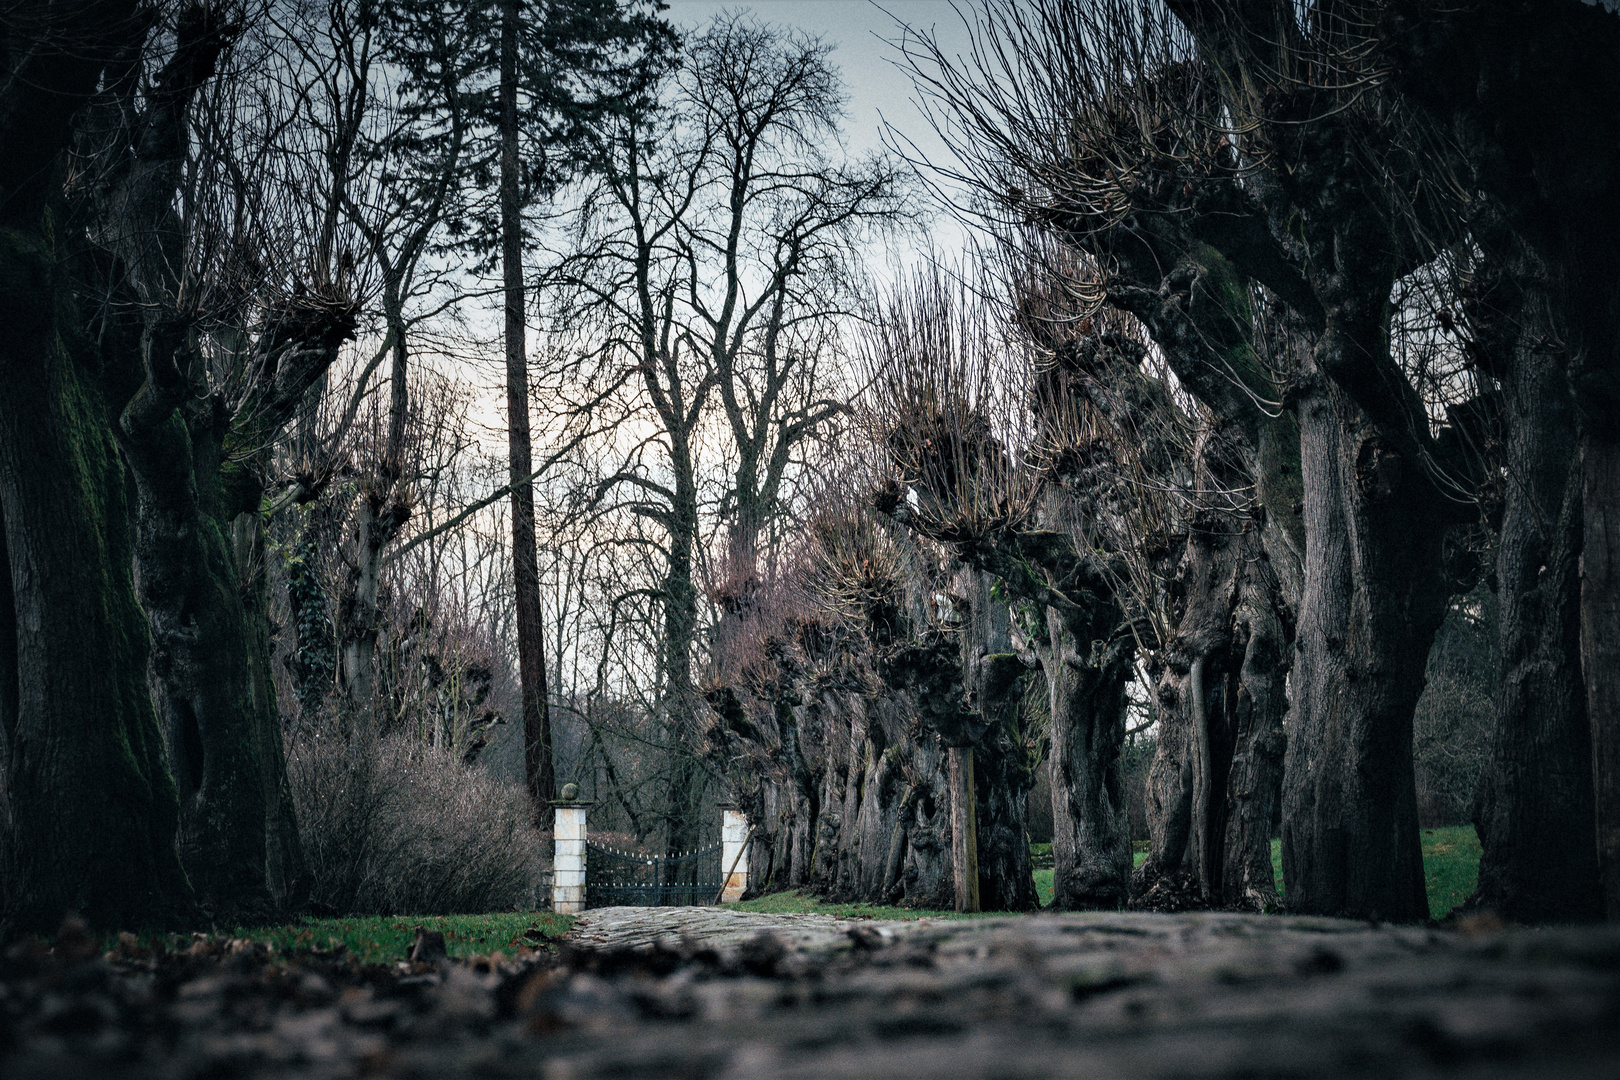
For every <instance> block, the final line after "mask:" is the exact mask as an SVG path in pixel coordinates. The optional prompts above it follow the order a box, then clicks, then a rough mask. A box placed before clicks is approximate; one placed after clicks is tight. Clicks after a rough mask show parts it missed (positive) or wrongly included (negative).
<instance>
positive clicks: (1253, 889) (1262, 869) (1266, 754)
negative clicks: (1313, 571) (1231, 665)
mask: <svg viewBox="0 0 1620 1080" xmlns="http://www.w3.org/2000/svg"><path fill="white" fill-rule="evenodd" d="M1277 540H1278V542H1279V543H1284V544H1286V540H1285V539H1284V538H1282V537H1277ZM1283 557H1285V558H1286V557H1288V553H1287V552H1285V553H1284V555H1283ZM1238 595H1239V600H1238V611H1237V620H1236V621H1237V628H1238V631H1239V634H1238V636H1239V638H1240V639H1241V640H1243V642H1244V647H1243V659H1242V666H1241V667H1240V669H1239V671H1238V679H1237V686H1238V689H1237V693H1236V694H1235V695H1234V701H1233V703H1232V717H1233V721H1234V724H1233V727H1234V740H1233V744H1234V748H1235V750H1234V753H1233V755H1232V763H1231V767H1230V771H1229V773H1228V775H1227V778H1226V785H1225V786H1226V800H1227V812H1226V838H1225V842H1224V844H1223V846H1222V858H1223V863H1222V866H1221V872H1220V883H1221V889H1220V900H1221V906H1222V907H1236V908H1247V909H1249V910H1252V911H1265V910H1269V909H1271V908H1273V907H1275V906H1276V903H1277V882H1276V875H1275V874H1274V873H1273V871H1272V865H1271V825H1272V822H1273V821H1275V820H1276V811H1277V806H1278V801H1279V800H1280V799H1281V797H1282V782H1283V756H1284V752H1285V750H1286V748H1287V736H1286V735H1285V734H1284V731H1283V718H1284V717H1285V716H1286V715H1287V712H1288V658H1289V654H1290V652H1291V651H1292V649H1291V646H1292V645H1293V637H1292V634H1291V633H1290V619H1289V616H1288V606H1287V603H1286V601H1285V600H1284V598H1283V595H1282V587H1281V584H1280V582H1279V581H1278V576H1277V574H1276V573H1275V571H1274V570H1273V569H1272V561H1271V559H1270V558H1269V557H1268V556H1267V555H1266V554H1265V553H1264V552H1258V551H1257V552H1251V553H1250V556H1249V557H1248V558H1246V559H1245V564H1244V568H1243V572H1242V578H1241V580H1240V582H1239V585H1238Z"/></svg>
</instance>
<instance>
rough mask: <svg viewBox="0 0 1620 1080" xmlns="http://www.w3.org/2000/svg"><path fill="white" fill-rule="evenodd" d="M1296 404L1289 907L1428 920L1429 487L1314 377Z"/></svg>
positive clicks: (1435, 604) (1432, 510)
mask: <svg viewBox="0 0 1620 1080" xmlns="http://www.w3.org/2000/svg"><path fill="white" fill-rule="evenodd" d="M1311 378H1312V381H1311V382H1310V383H1309V384H1308V389H1307V390H1306V391H1305V393H1304V395H1303V397H1302V399H1301V401H1300V404H1299V406H1298V409H1299V420H1300V440H1301V451H1302V453H1301V458H1302V471H1303V476H1304V483H1305V537H1306V540H1305V559H1306V567H1305V589H1304V595H1303V597H1302V599H1301V603H1300V613H1299V629H1298V633H1297V636H1296V639H1295V649H1296V660H1295V666H1294V674H1293V682H1292V687H1293V699H1294V700H1293V711H1292V716H1293V719H1292V723H1291V726H1290V730H1289V735H1288V751H1287V758H1286V761H1285V778H1284V790H1283V844H1282V850H1283V876H1284V881H1285V884H1286V886H1287V906H1288V907H1289V908H1290V909H1291V910H1294V911H1301V912H1309V913H1312V914H1320V915H1344V916H1348V917H1354V918H1376V919H1387V920H1390V921H1402V922H1405V921H1412V920H1416V919H1422V918H1426V917H1427V916H1428V900H1427V897H1426V894H1425V891H1424V878H1423V857H1422V851H1421V848H1420V846H1419V843H1418V829H1417V791H1416V782H1415V779H1414V775H1413V770H1412V712H1413V709H1414V708H1415V707H1416V704H1417V699H1418V696H1419V694H1420V693H1421V692H1422V689H1423V677H1424V664H1425V661H1426V660H1427V657H1428V653H1429V645H1430V643H1431V642H1432V640H1433V638H1434V632H1435V630H1436V629H1438V627H1439V624H1440V620H1441V618H1442V617H1443V614H1444V601H1445V595H1444V588H1443V587H1442V584H1441V578H1440V566H1439V563H1440V536H1441V531H1442V530H1441V523H1440V521H1439V520H1438V518H1437V506H1436V504H1437V502H1438V497H1437V496H1436V494H1435V493H1434V491H1433V489H1432V488H1431V486H1430V485H1429V484H1428V483H1427V482H1426V480H1425V478H1424V476H1423V475H1422V472H1421V468H1420V466H1419V465H1418V464H1417V463H1416V462H1414V461H1411V460H1409V459H1407V458H1405V457H1404V456H1402V455H1400V454H1399V453H1397V452H1396V451H1395V450H1394V449H1393V447H1391V446H1390V445H1389V444H1388V443H1387V442H1386V441H1384V440H1383V439H1382V438H1381V437H1380V436H1379V435H1377V434H1376V433H1374V432H1373V431H1372V430H1370V429H1369V427H1368V425H1367V424H1366V422H1365V419H1364V417H1363V415H1362V414H1361V412H1360V410H1358V409H1357V408H1356V407H1355V406H1354V405H1353V404H1352V403H1351V402H1350V400H1349V398H1348V396H1347V395H1346V394H1345V392H1344V391H1342V390H1340V389H1339V388H1338V387H1337V386H1336V385H1334V384H1332V383H1329V382H1328V381H1326V380H1324V379H1321V378H1319V377H1314V376H1312V377H1311Z"/></svg>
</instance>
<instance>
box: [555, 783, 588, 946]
mask: <svg viewBox="0 0 1620 1080" xmlns="http://www.w3.org/2000/svg"><path fill="white" fill-rule="evenodd" d="M561 794H562V798H560V799H556V800H553V801H552V804H551V806H552V813H553V824H552V843H553V844H554V845H555V847H554V849H553V850H554V855H553V858H552V864H551V866H552V870H551V910H552V911H556V912H559V913H561V914H564V915H577V914H579V913H580V912H581V911H584V910H585V812H586V811H587V810H589V809H590V806H591V804H590V803H588V802H581V801H580V798H579V785H578V784H564V785H563V789H562V792H561Z"/></svg>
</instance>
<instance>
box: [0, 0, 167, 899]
mask: <svg viewBox="0 0 1620 1080" xmlns="http://www.w3.org/2000/svg"><path fill="white" fill-rule="evenodd" d="M3 22H4V31H3V33H0V64H3V65H4V70H5V73H6V78H5V90H4V91H3V96H4V106H3V108H0V116H3V117H4V119H3V120H0V145H3V146H4V147H5V153H4V154H3V155H0V158H3V160H0V192H4V197H3V198H0V234H3V235H4V238H5V239H4V242H3V243H4V250H3V251H0V281H3V284H0V305H3V311H4V318H5V320H6V323H7V325H8V327H9V328H10V330H9V332H8V333H7V334H6V335H5V337H4V341H3V342H0V375H3V377H4V379H5V383H6V387H7V392H6V394H5V395H3V400H0V515H3V518H4V540H3V544H4V560H3V564H0V686H3V687H4V690H3V692H0V732H3V740H0V747H3V753H4V762H3V764H4V769H5V773H4V781H3V784H4V787H3V792H4V794H3V804H4V808H5V827H6V833H5V836H4V840H3V841H0V842H3V845H4V851H3V858H4V863H5V865H4V879H5V885H4V887H3V888H4V895H3V900H0V903H3V904H4V914H3V915H0V918H3V919H4V920H6V921H8V922H10V923H11V924H12V925H14V926H23V927H32V928H34V929H38V930H49V929H51V928H52V924H53V923H54V921H55V920H58V919H60V918H61V916H62V914H63V912H64V911H67V910H70V909H72V910H77V911H79V912H81V913H82V914H83V915H84V916H85V917H86V918H87V919H90V920H91V921H92V922H94V923H96V924H98V925H102V926H109V927H110V926H116V925H137V924H138V925H155V924H164V923H170V924H172V923H174V922H176V921H178V920H179V919H182V918H185V917H187V916H189V915H190V914H192V913H193V911H194V910H195V909H194V907H193V900H192V895H191V890H190V888H189V886H188V884H187V882H186V879H185V875H184V873H183V871H182V870H181V867H180V863H179V860H178V858H177V856H176V852H175V849H174V836H175V828H176V824H177V819H178V814H179V807H178V801H177V799H176V795H175V790H174V783H173V780H172V778H171V777H170V775H169V772H168V767H167V764H166V762H165V760H164V757H165V755H164V752H163V740H162V735H161V733H160V730H159V727H158V723H157V719H156V716H155V714H154V711H153V708H152V699H151V695H150V693H149V691H148V690H147V685H146V678H147V672H146V664H147V655H148V638H147V630H146V626H145V620H144V619H143V617H142V613H141V610H140V607H139V604H138V603H137V602H136V599H135V592H134V582H133V580H132V579H131V576H130V569H129V568H130V558H131V541H130V535H129V515H130V508H129V504H128V501H127V497H126V495H125V478H124V474H123V468H122V465H121V463H120V461H119V453H118V449H117V446H116V440H115V438H114V426H113V423H114V422H113V416H112V414H111V411H110V410H109V407H108V405H107V404H106V402H105V399H104V398H103V396H102V394H101V391H100V387H99V386H98V373H100V372H101V371H102V370H104V365H103V358H102V357H100V356H98V355H97V352H98V350H97V342H96V339H95V338H94V337H93V336H92V335H89V334H87V333H86V328H87V326H88V322H89V317H88V313H87V311H86V309H85V308H82V307H81V298H80V297H79V296H78V295H76V291H75V288H74V285H75V279H76V277H77V276H78V275H80V274H83V273H84V272H85V271H86V269H87V268H86V266H85V263H86V262H87V261H89V260H90V256H89V253H88V248H89V244H88V243H87V239H86V237H85V235H84V229H83V225H82V220H81V219H77V218H75V216H74V214H73V212H72V211H73V209H74V207H73V203H72V202H71V200H70V198H69V193H68V190H67V181H68V179H69V177H70V176H71V175H72V170H71V168H70V165H69V158H68V155H69V151H70V145H71V143H72V141H73V139H74V137H75V134H76V132H77V128H78V125H79V123H80V121H81V118H82V116H83V113H84V110H85V108H86V107H87V106H88V104H89V103H90V101H91V100H92V98H93V97H94V96H95V95H96V93H97V91H98V90H99V89H100V88H101V87H102V86H103V85H104V83H105V81H106V80H108V79H110V78H114V77H117V76H118V75H120V74H122V73H123V71H125V70H126V66H127V64H128V63H129V61H130V55H131V54H130V50H129V45H130V42H131V40H132V39H133V40H135V41H140V42H144V41H146V40H147V35H148V34H149V32H150V30H151V27H150V23H149V22H148V21H147V19H146V18H145V15H144V13H143V9H141V8H140V7H139V6H138V5H135V4H129V3H120V2H116V0H113V2H108V3H92V4H84V5H76V6H73V7H71V8H56V7H47V6H44V5H26V6H21V7H15V8H13V9H11V10H8V11H7V12H6V14H5V15H4V16H3ZM120 359H121V363H120V364H119V367H120V368H121V367H122V366H123V364H124V363H127V360H128V357H127V356H126V357H123V358H120Z"/></svg>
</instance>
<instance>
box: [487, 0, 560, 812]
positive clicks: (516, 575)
mask: <svg viewBox="0 0 1620 1080" xmlns="http://www.w3.org/2000/svg"><path fill="white" fill-rule="evenodd" d="M520 8H521V5H520V4H519V3H518V0H502V3H501V44H500V49H501V76H500V98H501V102H500V104H501V191H500V198H501V271H502V274H503V277H504V293H505V300H506V431H507V450H508V453H509V455H510V469H509V472H508V479H509V480H510V482H511V485H512V503H511V513H512V589H513V591H514V593H515V594H516V605H517V639H518V640H517V646H518V680H519V683H520V685H521V693H522V699H523V771H524V777H525V779H526V780H527V782H528V788H529V798H530V799H531V800H532V801H533V803H534V806H535V813H536V814H537V815H540V816H543V815H544V812H545V807H546V804H547V803H548V802H550V800H551V799H552V798H553V796H554V794H555V788H556V777H555V775H554V774H553V766H552V752H551V704H550V700H549V694H548V693H547V688H546V639H545V622H544V613H543V612H542V611H541V607H540V560H539V554H538V552H537V550H536V548H535V536H534V483H533V481H532V480H531V479H530V477H531V475H532V474H533V472H534V468H533V465H532V458H531V452H530V446H529V365H528V359H527V356H526V355H525V349H524V329H525V328H524V292H523V200H522V193H521V192H520V190H519V187H518V185H519V182H520V181H519V171H518V169H519V165H518V110H517V91H518V34H519V26H520V24H519V20H520V18H521V15H520Z"/></svg>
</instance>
